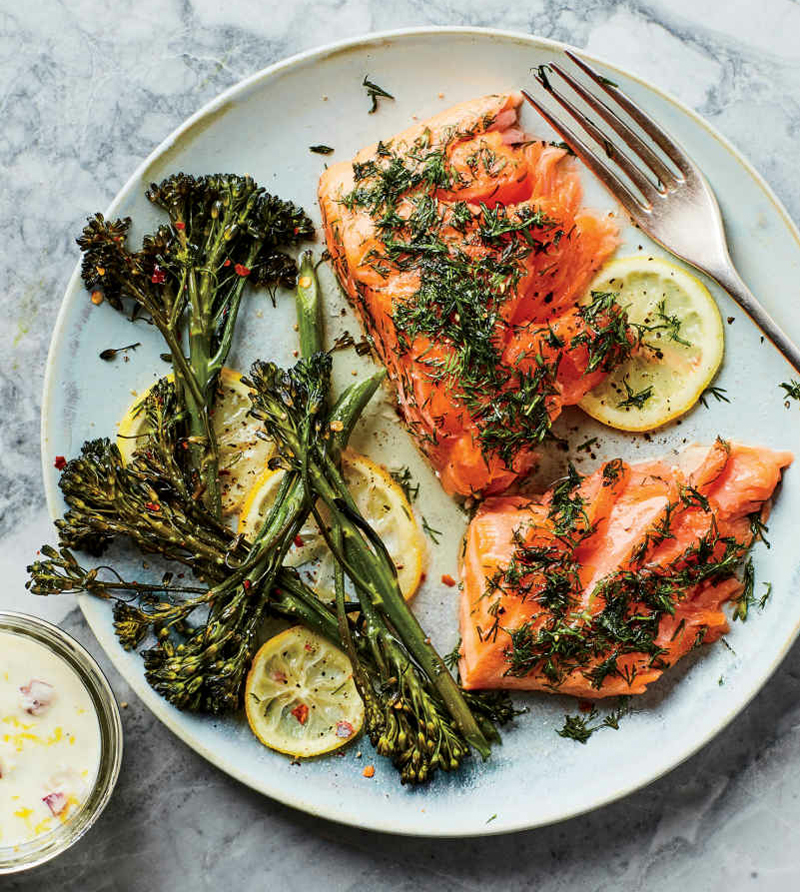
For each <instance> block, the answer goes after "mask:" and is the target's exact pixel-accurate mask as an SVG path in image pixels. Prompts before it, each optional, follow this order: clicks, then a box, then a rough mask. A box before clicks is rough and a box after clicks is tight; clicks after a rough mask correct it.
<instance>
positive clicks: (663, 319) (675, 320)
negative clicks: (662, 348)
mask: <svg viewBox="0 0 800 892" xmlns="http://www.w3.org/2000/svg"><path fill="white" fill-rule="evenodd" d="M666 305H667V301H666V299H664V300H660V301H659V302H658V304H657V306H656V317H657V318H658V319H659V320H660V321H659V322H656V323H654V324H652V325H636V329H637V330H638V332H639V342H640V343H641V344H643V345H644V346H645V347H649V348H650V349H651V350H656V349H658V348H657V347H654V345H653V344H649V343H648V342H647V341H645V340H643V336H644V334H645V333H646V332H651V331H658V332H660V331H664V332H666V334H667V335H668V337H669V340H671V341H675V343H677V344H682V345H683V346H684V347H691V346H692V344H691V342H690V341H687V340H685V339H684V338H682V337H681V336H680V330H681V324H682V320H681V319H680V317H678V316H669V315H667V310H666Z"/></svg>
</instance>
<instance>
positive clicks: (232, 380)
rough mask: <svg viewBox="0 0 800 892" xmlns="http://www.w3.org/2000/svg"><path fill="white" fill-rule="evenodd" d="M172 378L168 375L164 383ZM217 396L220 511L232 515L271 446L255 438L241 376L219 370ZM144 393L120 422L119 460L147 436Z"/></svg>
mask: <svg viewBox="0 0 800 892" xmlns="http://www.w3.org/2000/svg"><path fill="white" fill-rule="evenodd" d="M172 379H173V376H172V375H169V376H168V380H172ZM217 386H218V395H217V400H216V403H215V405H214V415H213V418H212V423H213V425H214V432H215V433H216V435H217V445H218V447H219V477H220V487H221V491H222V511H223V513H224V514H233V513H235V512H236V511H238V510H239V508H240V507H241V505H242V503H243V501H244V498H245V496H246V495H247V492H248V490H249V489H250V488H251V487H252V485H253V481H254V480H256V478H257V477H258V476H259V475H260V474H261V472H262V471H263V470H264V468H265V467H266V464H267V462H268V461H269V460H270V458H271V457H272V454H273V453H274V451H275V447H274V444H273V443H271V442H269V441H268V440H263V439H261V438H260V437H258V436H257V431H258V429H259V424H258V422H257V421H256V420H255V419H254V418H251V417H249V416H248V414H247V413H248V412H249V411H250V396H249V391H248V389H247V387H246V386H245V385H244V384H243V383H242V376H241V375H240V374H239V372H235V371H233V369H229V368H223V370H222V372H221V373H220V376H219V383H218V385H217ZM149 392H150V391H149V390H148V391H147V392H146V393H145V394H144V396H142V397H140V398H139V399H138V400H136V402H135V403H133V405H132V406H130V408H129V409H128V411H127V412H126V413H125V416H124V418H123V419H122V421H121V422H120V425H119V431H118V433H117V446H119V451H120V453H121V454H122V460H123V461H126V462H127V461H130V459H131V456H132V455H133V453H134V452H135V451H136V448H137V446H138V444H139V441H140V440H141V438H142V436H144V435H145V434H146V433H147V427H146V421H147V419H146V417H145V413H144V411H143V406H144V402H145V400H146V399H147V394H148V393H149Z"/></svg>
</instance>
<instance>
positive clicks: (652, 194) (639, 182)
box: [536, 74, 658, 206]
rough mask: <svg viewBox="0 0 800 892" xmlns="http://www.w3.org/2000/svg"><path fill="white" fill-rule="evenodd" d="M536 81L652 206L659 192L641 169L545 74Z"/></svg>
mask: <svg viewBox="0 0 800 892" xmlns="http://www.w3.org/2000/svg"><path fill="white" fill-rule="evenodd" d="M536 79H537V80H538V81H539V83H540V84H541V85H542V87H543V88H544V89H545V90H546V91H547V92H548V93H549V94H550V95H551V96H552V97H553V98H554V99H555V100H556V101H557V102H558V104H559V105H560V106H561V107H562V108H563V109H564V110H565V111H566V112H567V113H568V114H569V115H570V116H571V117H572V118H574V120H575V121H576V122H577V123H578V124H579V125H580V126H581V127H582V128H583V129H584V130H585V131H586V133H588V134H589V136H590V137H591V138H592V139H593V140H594V141H595V142H596V143H598V144H599V145H601V146H602V147H603V148H604V149H605V152H606V155H607V156H608V157H609V158H610V159H611V160H612V161H614V162H615V163H616V164H617V166H618V167H620V168H621V169H622V170H623V171H624V172H625V174H626V175H627V176H628V177H629V178H630V179H631V181H632V182H633V183H634V185H635V186H636V188H637V189H638V190H639V191H640V192H641V193H642V195H643V196H644V197H645V199H646V200H647V201H648V202H649V204H650V205H651V206H652V204H653V201H654V200H655V198H656V197H657V194H658V190H657V189H656V187H655V186H654V185H653V184H652V183H651V182H650V180H648V179H647V177H646V176H645V175H644V174H643V173H642V172H641V170H639V168H638V167H637V166H636V165H635V164H634V163H633V162H632V161H631V160H630V159H629V158H628V157H627V155H625V154H624V153H623V152H621V151H620V150H619V148H618V147H617V146H615V145H614V143H612V142H611V141H610V140H609V138H608V137H607V136H606V135H605V133H603V131H602V130H600V128H599V127H597V126H596V125H595V124H594V123H593V122H592V121H590V120H589V118H587V117H586V115H584V114H583V113H582V112H581V111H579V110H578V109H577V108H576V107H575V106H574V105H572V103H571V102H569V101H568V100H567V99H566V98H565V97H564V96H562V95H561V93H559V92H558V90H556V89H555V87H553V85H552V84H551V83H550V81H549V80H548V79H547V77H546V76H544V75H543V74H538V75H536Z"/></svg>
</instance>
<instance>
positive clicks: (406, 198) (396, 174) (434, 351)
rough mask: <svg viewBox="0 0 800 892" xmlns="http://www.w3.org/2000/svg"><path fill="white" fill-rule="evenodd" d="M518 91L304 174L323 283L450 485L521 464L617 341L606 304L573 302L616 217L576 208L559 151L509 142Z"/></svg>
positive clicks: (598, 372)
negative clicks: (334, 287)
mask: <svg viewBox="0 0 800 892" xmlns="http://www.w3.org/2000/svg"><path fill="white" fill-rule="evenodd" d="M520 101H521V95H520V94H519V93H508V94H502V95H494V96H484V97H482V98H480V99H475V100H472V101H469V102H465V103H461V104H460V105H457V106H454V107H453V108H451V109H448V110H447V111H444V112H442V113H441V114H438V115H435V116H434V117H432V118H430V119H429V120H427V121H424V122H420V123H418V124H415V125H414V126H412V127H410V128H408V129H407V130H404V131H403V132H402V133H399V134H398V135H397V136H395V137H393V138H392V139H391V140H387V141H386V142H379V143H377V144H375V145H372V146H368V147H367V148H365V149H363V150H362V151H360V152H359V153H358V154H357V155H356V157H355V158H354V159H353V160H352V161H347V162H342V163H339V164H334V165H332V166H331V167H329V168H328V169H327V170H326V171H325V172H324V174H323V175H322V177H321V179H320V184H319V202H320V207H321V209H322V217H323V222H324V226H325V235H326V239H327V245H328V249H329V251H330V254H331V257H332V260H333V266H334V269H335V271H336V274H337V277H338V279H339V281H340V283H341V284H342V287H343V288H344V289H345V291H346V292H347V294H348V296H349V298H350V300H351V302H352V303H353V305H354V307H355V308H356V310H357V312H358V314H359V316H360V318H361V321H362V323H363V325H364V328H365V330H366V332H367V334H368V336H369V338H370V339H371V342H372V344H373V345H374V348H375V350H376V352H377V353H378V355H379V357H380V359H381V361H382V362H383V363H384V364H385V366H386V368H387V370H388V372H389V376H390V378H391V380H392V382H393V384H394V386H395V389H396V392H397V401H398V406H399V409H400V412H401V415H402V417H403V419H404V421H405V423H406V425H407V426H408V428H409V430H410V431H411V433H412V434H413V435H414V437H415V439H416V441H417V443H418V445H419V446H420V448H421V450H422V451H423V452H424V453H425V455H426V456H427V457H428V459H429V460H430V462H431V463H432V465H433V467H434V468H435V469H436V471H437V472H438V474H439V476H440V478H441V481H442V485H443V486H444V488H445V490H446V491H447V492H448V493H451V494H453V493H459V494H462V495H486V494H492V493H496V492H502V491H504V490H505V489H507V488H508V486H510V485H511V483H513V482H514V480H515V479H516V478H517V477H519V476H520V475H522V474H525V473H527V472H528V471H529V470H530V469H531V467H532V466H533V465H534V464H535V461H536V448H537V446H538V445H539V443H540V442H541V440H542V439H543V437H544V436H545V435H546V434H547V432H548V430H549V428H550V426H551V424H552V422H553V421H554V420H555V418H556V417H557V416H558V415H559V413H560V412H561V409H562V407H563V406H564V405H571V404H573V403H577V402H578V401H579V400H580V399H581V398H582V397H583V396H584V395H585V393H586V392H587V391H588V390H589V389H591V388H592V387H593V386H595V385H596V384H597V383H599V381H600V380H601V379H602V378H603V377H604V375H605V374H606V373H607V371H608V370H609V368H610V367H611V366H612V365H613V364H614V363H615V362H617V361H618V360H619V359H620V358H621V357H622V356H623V355H625V353H626V351H628V350H629V349H630V343H629V339H628V338H626V336H625V325H624V314H623V312H622V310H621V309H620V308H619V307H617V306H616V305H615V304H613V302H611V303H606V304H605V305H604V306H603V308H602V312H601V311H600V310H599V309H598V307H595V308H594V310H591V309H585V308H581V309H576V305H577V303H578V300H579V299H580V298H581V297H582V296H583V294H584V291H585V289H586V286H587V285H588V283H589V281H590V280H591V279H592V277H593V276H594V274H595V273H596V271H597V270H598V269H599V267H600V266H601V265H602V263H603V262H604V261H605V260H606V259H607V258H608V257H609V255H610V254H611V253H612V252H613V251H614V250H615V248H616V246H617V243H618V232H617V227H616V225H615V224H614V222H613V220H611V219H610V218H609V217H608V216H607V215H602V216H601V215H598V214H596V213H593V212H591V211H588V210H586V209H584V208H582V206H581V200H582V191H581V183H580V177H579V173H578V168H577V166H576V163H575V162H574V161H573V159H571V158H569V157H568V155H567V153H566V151H565V150H564V149H563V148H559V147H557V146H553V145H550V144H548V143H546V142H542V141H532V142H522V141H521V140H522V136H523V134H522V133H521V131H520V129H519V127H518V123H517V111H518V107H519V104H520ZM620 321H622V324H621V325H620ZM609 332H613V335H614V336H613V337H609V336H608V335H609Z"/></svg>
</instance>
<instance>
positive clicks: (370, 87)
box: [361, 74, 394, 115]
mask: <svg viewBox="0 0 800 892" xmlns="http://www.w3.org/2000/svg"><path fill="white" fill-rule="evenodd" d="M361 86H362V87H365V88H366V91H367V96H369V98H370V99H371V100H372V106H371V108H370V110H369V114H371V115H373V114H375V112H376V111H377V110H378V99H394V96H392V94H391V93H387V92H386V90H384V89H383V87H379V86H378V85H377V84H374V83H373V82H372V81H371V80H369V78H368V75H366V74H365V75H364V80H363V81H361Z"/></svg>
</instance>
